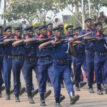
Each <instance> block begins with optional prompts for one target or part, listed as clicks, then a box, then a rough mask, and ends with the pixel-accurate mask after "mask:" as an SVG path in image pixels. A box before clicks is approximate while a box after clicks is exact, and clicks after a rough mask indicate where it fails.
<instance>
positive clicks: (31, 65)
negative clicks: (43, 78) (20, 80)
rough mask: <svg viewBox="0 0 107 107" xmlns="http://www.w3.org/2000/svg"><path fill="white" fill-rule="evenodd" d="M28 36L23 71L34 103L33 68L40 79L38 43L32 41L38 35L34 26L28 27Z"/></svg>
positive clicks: (28, 91)
mask: <svg viewBox="0 0 107 107" xmlns="http://www.w3.org/2000/svg"><path fill="white" fill-rule="evenodd" d="M25 30H26V34H27V35H26V36H25V40H24V56H25V60H24V64H23V68H22V72H23V75H24V79H25V83H26V91H27V95H28V100H29V103H30V104H34V100H33V93H32V90H33V83H32V70H34V71H35V72H36V77H37V80H38V73H37V56H36V48H37V45H36V44H35V43H34V42H32V41H31V39H35V38H36V36H34V35H33V27H32V26H27V27H26V29H25Z"/></svg>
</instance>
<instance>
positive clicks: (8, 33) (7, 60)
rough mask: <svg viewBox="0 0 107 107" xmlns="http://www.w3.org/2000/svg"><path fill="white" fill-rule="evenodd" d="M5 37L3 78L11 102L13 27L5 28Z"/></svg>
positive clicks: (7, 98) (7, 96)
mask: <svg viewBox="0 0 107 107" xmlns="http://www.w3.org/2000/svg"><path fill="white" fill-rule="evenodd" d="M4 31H5V36H4V37H3V39H4V40H3V42H4V43H3V54H4V58H3V76H4V83H5V90H6V100H10V87H11V82H10V81H11V70H12V58H13V57H12V42H13V41H14V40H13V37H12V27H11V26H7V27H6V28H5V30H4Z"/></svg>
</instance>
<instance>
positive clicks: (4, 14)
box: [3, 0, 6, 27]
mask: <svg viewBox="0 0 107 107" xmlns="http://www.w3.org/2000/svg"><path fill="white" fill-rule="evenodd" d="M5 12H6V0H4V12H3V14H4V15H3V20H4V22H3V24H4V27H6V18H5Z"/></svg>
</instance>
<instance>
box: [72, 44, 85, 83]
mask: <svg viewBox="0 0 107 107" xmlns="http://www.w3.org/2000/svg"><path fill="white" fill-rule="evenodd" d="M74 48H75V56H73V68H74V74H75V83H79V82H80V81H81V76H82V70H81V67H83V68H85V67H84V66H83V65H84V62H85V45H83V44H79V45H76V46H75V47H74ZM85 71H86V68H85Z"/></svg>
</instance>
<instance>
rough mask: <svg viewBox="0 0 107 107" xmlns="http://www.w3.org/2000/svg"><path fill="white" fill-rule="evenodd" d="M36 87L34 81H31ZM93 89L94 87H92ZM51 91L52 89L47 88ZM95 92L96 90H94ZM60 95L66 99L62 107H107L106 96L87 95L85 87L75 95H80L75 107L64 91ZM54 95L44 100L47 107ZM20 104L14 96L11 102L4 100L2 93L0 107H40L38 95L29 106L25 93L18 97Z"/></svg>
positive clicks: (52, 100)
mask: <svg viewBox="0 0 107 107" xmlns="http://www.w3.org/2000/svg"><path fill="white" fill-rule="evenodd" d="M33 82H34V84H35V87H36V80H35V79H34V80H33ZM22 84H23V86H24V80H23V79H22ZM94 87H96V86H95V85H94ZM48 89H51V90H52V91H53V88H50V87H48ZM94 89H95V91H96V88H94ZM62 94H63V95H65V96H66V99H65V100H64V101H63V102H62V103H61V105H62V106H63V107H107V95H105V94H104V95H101V96H100V95H97V93H94V94H89V92H88V87H87V85H86V86H85V87H84V88H82V89H81V91H80V92H76V94H79V95H80V100H79V101H78V102H77V103H76V104H75V105H70V104H69V96H68V94H67V92H66V89H65V88H63V89H62ZM53 96H54V94H53V92H52V94H51V96H49V97H48V98H47V99H46V104H47V107H54V97H53ZM20 100H21V102H20V103H16V102H15V100H14V95H13V94H12V95H11V100H10V101H6V100H5V91H3V98H1V99H0V107H40V104H39V94H37V95H36V96H35V97H34V100H35V104H29V102H28V101H27V96H26V93H24V94H23V95H22V96H21V97H20Z"/></svg>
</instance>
